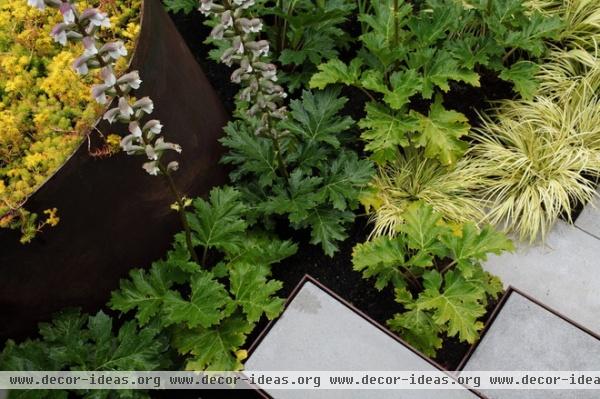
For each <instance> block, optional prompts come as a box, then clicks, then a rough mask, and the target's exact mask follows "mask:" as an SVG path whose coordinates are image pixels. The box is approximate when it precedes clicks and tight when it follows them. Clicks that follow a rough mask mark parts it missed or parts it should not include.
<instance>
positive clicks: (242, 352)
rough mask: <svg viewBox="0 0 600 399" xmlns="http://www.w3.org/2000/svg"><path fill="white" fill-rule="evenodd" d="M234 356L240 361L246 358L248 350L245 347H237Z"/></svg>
mask: <svg viewBox="0 0 600 399" xmlns="http://www.w3.org/2000/svg"><path fill="white" fill-rule="evenodd" d="M235 358H236V359H237V360H239V361H240V362H241V361H243V360H246V359H247V358H248V351H247V350H246V349H239V350H238V351H236V352H235Z"/></svg>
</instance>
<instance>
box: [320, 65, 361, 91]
mask: <svg viewBox="0 0 600 399" xmlns="http://www.w3.org/2000/svg"><path fill="white" fill-rule="evenodd" d="M361 67H362V61H361V60H360V59H359V58H355V59H354V60H352V62H351V63H350V65H349V66H348V65H346V64H344V63H343V62H342V61H340V60H338V59H333V60H329V61H328V62H327V63H325V64H321V65H319V66H318V68H319V72H317V73H316V74H314V75H313V77H312V78H311V79H310V83H309V86H310V87H311V88H313V89H315V88H316V89H324V88H325V87H327V86H328V85H331V84H335V83H343V84H345V85H355V84H356V83H357V82H358V81H359V78H360V74H361Z"/></svg>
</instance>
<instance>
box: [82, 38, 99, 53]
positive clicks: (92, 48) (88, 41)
mask: <svg viewBox="0 0 600 399" xmlns="http://www.w3.org/2000/svg"><path fill="white" fill-rule="evenodd" d="M82 41H83V47H85V51H84V53H83V54H84V55H96V54H98V49H97V48H96V40H95V39H94V38H93V37H91V36H86V37H84V38H83V40H82Z"/></svg>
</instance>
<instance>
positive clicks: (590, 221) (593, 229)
mask: <svg viewBox="0 0 600 399" xmlns="http://www.w3.org/2000/svg"><path fill="white" fill-rule="evenodd" d="M598 193H599V194H600V188H598ZM575 226H577V227H579V228H580V229H581V230H583V231H585V232H586V233H589V234H591V235H593V236H594V237H596V238H600V199H599V198H596V199H595V201H594V202H593V203H591V204H587V205H586V206H585V208H583V211H582V212H581V214H580V215H579V217H578V218H577V220H576V221H575Z"/></svg>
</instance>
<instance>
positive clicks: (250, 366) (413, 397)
mask: <svg viewBox="0 0 600 399" xmlns="http://www.w3.org/2000/svg"><path fill="white" fill-rule="evenodd" d="M301 284H302V285H301V288H300V290H299V291H296V292H297V293H296V295H295V296H293V298H292V299H291V302H289V304H288V306H287V308H286V310H285V311H284V313H283V314H282V316H281V317H280V318H279V319H278V320H277V321H276V322H275V323H274V324H273V325H272V326H271V327H270V329H268V330H267V332H266V334H265V335H263V338H262V340H261V341H260V342H259V343H258V346H256V347H255V348H254V350H252V351H251V354H250V356H249V358H248V360H247V361H246V364H245V369H246V370H248V371H261V370H263V371H277V370H280V371H302V370H315V371H335V370H339V371H365V370H370V371H410V370H415V371H416V370H419V371H435V370H439V368H437V367H436V366H435V365H434V364H433V363H431V362H430V361H428V360H426V359H425V358H424V357H422V356H421V355H419V354H417V353H416V352H415V351H414V350H413V349H411V348H409V347H408V346H406V345H405V344H403V343H402V342H400V341H399V340H398V339H396V338H394V337H393V336H392V335H391V334H390V333H388V332H386V330H384V329H383V328H381V327H380V326H377V325H376V324H374V322H372V321H369V320H367V319H366V318H365V317H364V316H363V315H361V314H359V313H358V312H357V311H356V310H355V309H352V308H351V307H349V305H347V304H345V303H343V302H342V301H341V300H340V299H339V298H336V297H335V296H334V295H333V294H331V293H329V292H326V291H325V290H323V289H322V288H320V287H318V286H317V285H316V284H315V283H313V282H311V281H305V282H304V283H301ZM267 393H268V394H269V395H271V396H272V397H273V398H275V399H296V398H298V399H305V398H311V399H313V398H327V399H334V398H340V399H357V398H361V399H363V398H364V399H368V398H378V399H386V398H394V399H405V398H406V399H409V398H410V399H437V398H440V399H458V398H477V396H476V395H475V394H473V393H471V392H470V391H468V390H466V389H463V390H310V391H308V390H276V391H275V390H273V391H268V392H267Z"/></svg>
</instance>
